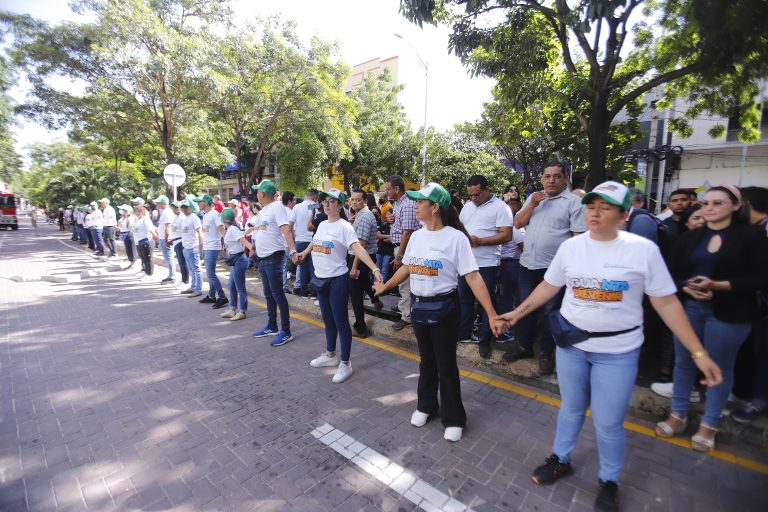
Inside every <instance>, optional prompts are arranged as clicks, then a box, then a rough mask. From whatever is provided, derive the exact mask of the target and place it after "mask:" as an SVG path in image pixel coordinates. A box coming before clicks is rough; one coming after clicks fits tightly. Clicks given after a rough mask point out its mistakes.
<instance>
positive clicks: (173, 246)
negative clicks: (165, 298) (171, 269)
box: [165, 201, 189, 289]
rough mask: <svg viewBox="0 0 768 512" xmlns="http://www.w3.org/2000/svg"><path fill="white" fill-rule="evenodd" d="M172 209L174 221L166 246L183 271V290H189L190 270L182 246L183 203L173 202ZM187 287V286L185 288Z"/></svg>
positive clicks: (181, 283) (181, 284)
mask: <svg viewBox="0 0 768 512" xmlns="http://www.w3.org/2000/svg"><path fill="white" fill-rule="evenodd" d="M170 209H171V210H172V211H173V221H171V228H170V233H169V234H168V237H167V238H166V240H165V246H166V247H168V249H169V250H171V251H172V252H173V254H174V256H176V261H178V262H179V270H180V271H181V282H180V283H179V285H180V286H183V288H182V289H186V288H189V269H188V268H187V259H186V258H185V257H184V246H183V245H182V244H181V223H182V221H183V220H184V214H183V213H181V201H173V202H171V206H170ZM184 285H187V286H184Z"/></svg>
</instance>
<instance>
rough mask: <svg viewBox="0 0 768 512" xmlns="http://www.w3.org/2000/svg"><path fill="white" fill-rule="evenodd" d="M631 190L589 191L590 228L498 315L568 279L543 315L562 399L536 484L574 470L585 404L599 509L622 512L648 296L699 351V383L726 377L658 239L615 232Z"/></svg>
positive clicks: (532, 305) (511, 316) (531, 304)
mask: <svg viewBox="0 0 768 512" xmlns="http://www.w3.org/2000/svg"><path fill="white" fill-rule="evenodd" d="M631 201H632V197H631V194H630V192H629V190H628V189H627V187H626V186H624V185H623V184H621V183H617V182H613V181H608V182H605V183H602V184H600V185H598V186H597V187H595V189H594V190H593V191H592V192H589V193H588V194H586V195H585V196H584V197H583V199H582V203H584V204H586V205H587V207H586V210H585V219H584V220H585V223H586V226H587V229H588V231H587V232H586V233H583V234H581V235H578V236H575V237H573V238H570V239H568V240H566V241H565V242H563V243H562V244H561V245H560V248H559V249H558V251H557V253H556V254H555V257H554V259H553V260H552V263H551V265H550V266H549V269H548V270H547V272H546V274H545V275H544V281H542V282H541V284H539V286H538V287H537V288H536V289H535V290H534V291H533V293H532V294H531V295H530V296H529V297H528V298H526V299H525V301H523V303H522V304H521V305H520V306H519V307H518V308H517V309H515V310H514V311H511V312H509V313H505V314H504V315H502V316H501V317H499V318H500V319H502V320H505V321H506V322H508V324H509V325H510V326H512V325H515V324H516V323H517V322H518V321H519V320H520V319H521V318H523V317H524V316H526V315H528V314H530V313H532V312H533V311H535V310H536V309H537V308H539V307H541V306H542V305H543V304H545V303H546V302H547V301H548V300H550V299H551V298H552V297H554V296H555V295H556V294H557V293H558V292H559V291H560V289H561V288H562V287H563V286H565V287H566V292H565V297H564V299H563V303H562V306H561V308H560V310H559V311H555V312H554V313H552V314H550V315H549V316H548V317H547V322H548V325H549V327H550V331H551V332H552V336H553V338H554V339H555V343H556V344H557V349H556V359H557V380H558V385H559V387H560V395H561V397H562V405H561V406H560V411H559V412H558V416H557V430H556V433H555V441H554V444H553V449H552V452H553V453H552V455H550V456H549V457H548V458H547V459H546V461H545V463H544V464H543V465H541V466H539V467H538V468H536V470H535V471H534V472H533V475H532V476H531V479H532V480H533V482H534V483H536V484H539V485H542V484H550V483H553V482H554V481H555V480H557V479H558V478H560V477H563V476H566V475H569V474H571V473H572V472H573V470H572V468H571V452H572V451H573V449H574V447H575V445H576V441H577V439H578V436H579V432H580V431H581V427H582V425H583V424H584V419H585V417H586V412H587V409H588V408H591V410H592V419H593V421H594V424H595V431H596V433H597V448H598V454H599V457H600V472H599V475H598V479H599V491H598V496H597V500H596V501H595V510H603V511H609V510H610V511H613V510H618V504H619V498H618V481H619V475H620V473H621V468H622V465H623V463H624V450H625V431H624V416H625V415H626V410H627V405H628V404H629V399H630V397H631V395H632V389H633V387H634V384H635V378H636V376H637V364H638V358H639V355H640V346H641V345H642V344H643V328H642V327H643V326H642V324H643V307H642V301H643V297H644V295H648V296H649V297H650V302H651V304H652V305H653V307H654V309H656V311H657V312H658V313H659V316H660V317H661V318H662V319H663V320H664V323H666V324H667V325H668V326H669V328H670V329H671V330H672V332H673V333H675V335H676V336H677V337H678V338H679V339H680V341H681V343H682V344H683V345H685V347H686V348H687V349H688V350H690V351H691V352H692V353H696V354H698V356H696V357H697V359H696V366H698V367H699V369H700V370H701V371H702V372H703V373H704V377H705V382H706V383H707V384H708V385H710V386H714V385H717V384H718V383H720V382H721V381H722V375H721V373H720V369H719V368H718V366H717V365H716V364H715V363H714V362H713V361H712V360H711V359H710V358H709V356H708V355H707V353H706V352H705V351H704V349H703V347H702V345H701V342H700V341H699V339H698V337H697V336H696V333H695V332H694V331H693V328H692V327H691V324H690V323H689V321H688V318H687V317H686V316H685V312H684V311H683V307H682V306H681V305H680V301H679V300H678V299H677V296H676V293H677V287H676V286H675V283H674V282H673V280H672V278H671V277H670V275H669V272H668V271H667V267H666V265H665V264H664V260H663V259H662V257H661V253H660V252H659V249H658V247H657V246H656V244H654V243H653V242H651V241H650V240H647V239H645V238H643V237H640V236H638V235H634V234H632V233H628V232H626V231H620V229H619V228H620V226H621V225H622V224H623V223H624V221H625V220H626V217H627V212H628V211H629V209H630V206H631Z"/></svg>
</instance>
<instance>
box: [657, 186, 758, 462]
mask: <svg viewBox="0 0 768 512" xmlns="http://www.w3.org/2000/svg"><path fill="white" fill-rule="evenodd" d="M741 207H742V199H741V191H740V190H739V189H738V188H737V187H735V186H733V185H730V184H724V185H719V186H717V187H712V188H710V189H709V190H708V191H707V192H706V194H705V195H704V200H703V201H702V208H701V212H702V214H703V216H704V219H705V220H706V226H704V227H703V228H699V229H693V230H691V231H687V232H685V233H683V235H682V236H681V237H680V240H679V242H678V244H677V245H676V246H675V250H674V252H673V254H672V257H671V261H670V272H671V273H672V276H673V278H674V280H675V282H676V283H677V285H678V288H679V291H680V293H681V295H682V297H683V298H684V300H685V312H686V313H687V315H688V318H689V319H690V321H691V324H692V325H693V328H694V331H696V334H697V336H698V337H699V338H700V339H701V340H702V341H703V343H704V348H705V351H704V352H705V353H709V354H711V357H712V359H713V360H714V361H715V362H716V363H717V365H718V366H719V367H720V368H721V369H722V373H723V382H722V384H720V385H718V386H714V387H711V388H710V389H709V391H708V392H707V400H706V405H705V408H704V416H703V417H702V420H701V423H700V425H699V428H698V431H697V432H696V434H695V435H694V436H693V437H692V438H691V445H692V447H693V449H694V450H697V451H702V452H707V451H709V450H711V449H712V448H714V447H715V435H716V433H717V427H718V424H719V423H720V420H721V418H722V415H723V409H724V408H725V405H726V402H727V401H728V395H729V394H730V391H731V387H732V385H733V368H734V364H735V360H736V354H737V353H738V351H739V347H741V345H742V343H744V340H745V339H746V338H747V336H748V335H749V332H750V329H751V328H752V322H753V321H755V320H756V319H758V318H759V315H760V309H759V302H758V299H757V294H758V291H759V290H760V289H761V288H763V287H765V286H766V284H768V266H766V265H765V264H764V263H765V255H766V254H768V239H766V236H765V232H761V231H760V230H759V229H757V228H755V227H754V226H749V225H747V224H744V223H742V222H740V221H739V212H740V210H741ZM698 357H700V354H699V353H697V352H693V353H692V352H690V351H689V350H688V349H687V348H685V347H684V346H683V345H682V344H681V343H680V340H679V339H678V338H677V337H675V369H674V374H673V376H674V378H673V382H674V385H673V389H672V412H671V413H670V415H669V417H668V418H667V419H666V420H665V421H663V422H660V423H658V424H657V426H656V435H658V436H659V437H672V436H674V435H677V434H681V433H683V432H684V431H685V429H686V426H687V424H688V401H689V397H690V393H691V389H692V388H693V385H694V383H695V380H696V365H695V362H696V360H697V358H698Z"/></svg>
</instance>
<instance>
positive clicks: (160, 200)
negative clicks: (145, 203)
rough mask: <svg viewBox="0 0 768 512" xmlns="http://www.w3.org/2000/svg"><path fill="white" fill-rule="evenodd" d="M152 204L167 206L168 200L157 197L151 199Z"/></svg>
mask: <svg viewBox="0 0 768 512" xmlns="http://www.w3.org/2000/svg"><path fill="white" fill-rule="evenodd" d="M152 202H153V203H155V204H159V203H162V204H169V202H168V198H167V197H166V196H158V197H157V198H155V199H153V200H152Z"/></svg>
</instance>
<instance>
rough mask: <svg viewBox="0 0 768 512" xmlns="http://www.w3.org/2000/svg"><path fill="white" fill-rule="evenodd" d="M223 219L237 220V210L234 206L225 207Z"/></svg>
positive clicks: (228, 220) (222, 213)
mask: <svg viewBox="0 0 768 512" xmlns="http://www.w3.org/2000/svg"><path fill="white" fill-rule="evenodd" d="M220 215H221V220H223V221H224V222H235V210H233V209H232V208H224V209H223V210H221V213H220Z"/></svg>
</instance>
